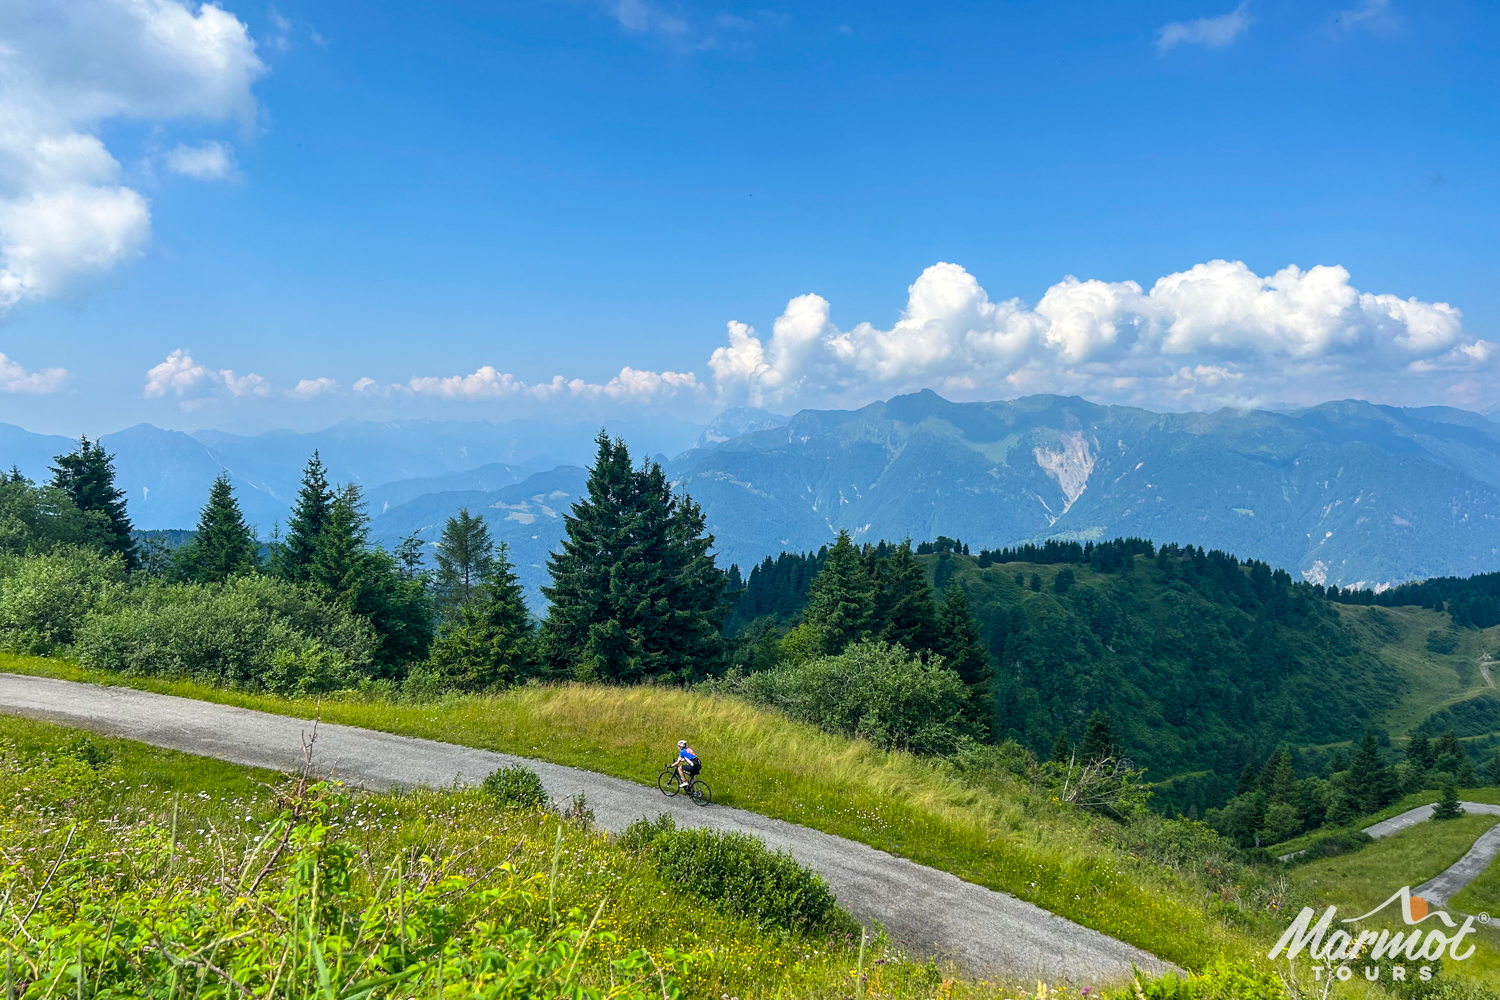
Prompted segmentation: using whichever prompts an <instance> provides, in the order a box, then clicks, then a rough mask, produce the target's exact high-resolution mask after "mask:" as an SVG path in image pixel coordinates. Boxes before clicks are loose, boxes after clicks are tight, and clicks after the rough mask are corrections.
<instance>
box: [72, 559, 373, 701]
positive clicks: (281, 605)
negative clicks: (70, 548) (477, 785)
mask: <svg viewBox="0 0 1500 1000" xmlns="http://www.w3.org/2000/svg"><path fill="white" fill-rule="evenodd" d="M75 645H76V648H75V652H76V655H77V657H78V661H79V662H80V663H82V664H83V665H84V666H86V667H94V668H97V669H103V670H119V671H123V672H125V673H131V674H139V675H147V676H164V677H184V678H192V679H194V680H198V681H203V682H206V683H210V684H223V685H228V686H231V687H240V688H264V689H267V690H271V691H275V692H278V693H285V694H300V693H310V692H318V691H328V690H334V689H337V688H340V687H348V686H352V685H353V684H355V683H356V682H357V681H358V680H359V679H360V678H361V677H363V676H366V675H367V674H368V673H369V671H370V669H371V663H372V660H373V656H374V652H375V650H376V648H377V646H378V645H379V638H378V636H376V634H375V632H374V630H373V629H372V628H371V627H370V625H369V623H368V622H366V621H364V620H363V619H362V618H359V617H358V616H356V615H353V614H351V613H349V612H348V611H347V610H345V609H344V608H342V607H340V606H338V605H334V604H331V603H329V602H326V601H324V600H322V599H320V598H319V597H318V596H316V595H315V594H313V593H312V592H311V591H310V590H308V589H306V588H303V587H298V586H296V585H293V584H289V583H286V582H284V581H282V580H278V579H276V578H274V577H267V576H244V577H236V578H234V579H231V580H229V581H228V582H226V583H224V584H223V585H221V586H199V585H193V584H176V585H167V584H161V583H155V582H153V583H148V584H145V585H142V586H140V587H138V588H136V589H134V590H131V591H128V592H124V593H122V594H121V596H120V598H119V599H118V600H116V601H115V602H113V606H112V607H110V608H108V609H101V610H100V611H98V612H95V613H93V614H90V615H89V616H88V617H87V618H85V619H84V620H83V622H82V623H81V624H80V625H79V626H78V629H77V633H76V636H75Z"/></svg>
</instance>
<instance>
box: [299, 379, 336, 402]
mask: <svg viewBox="0 0 1500 1000" xmlns="http://www.w3.org/2000/svg"><path fill="white" fill-rule="evenodd" d="M338 391H339V384H338V383H337V382H335V381H334V380H333V379H331V378H327V377H326V376H324V377H319V378H305V379H302V380H301V381H299V382H298V383H297V384H296V385H295V386H293V387H292V388H290V389H288V390H287V395H288V396H291V397H293V398H295V399H317V398H318V397H319V396H324V395H327V394H328V393H332V392H338Z"/></svg>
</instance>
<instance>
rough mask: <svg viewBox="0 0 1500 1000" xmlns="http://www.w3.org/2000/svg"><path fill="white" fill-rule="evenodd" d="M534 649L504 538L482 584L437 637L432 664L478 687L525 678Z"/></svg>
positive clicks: (465, 686)
mask: <svg viewBox="0 0 1500 1000" xmlns="http://www.w3.org/2000/svg"><path fill="white" fill-rule="evenodd" d="M535 652H536V650H535V628H534V626H533V625H532V621H531V613H530V612H529V611H527V610H526V600H525V597H524V596H523V594H522V592H521V584H520V581H519V580H517V579H516V572H515V568H514V567H513V566H512V565H511V562H510V555H509V550H508V548H507V547H506V545H505V543H504V542H502V543H501V544H500V549H499V551H498V552H497V553H495V554H494V555H493V556H492V558H491V565H490V568H489V572H488V573H487V575H486V578H485V580H484V582H483V584H480V585H477V586H476V587H475V591H474V594H473V596H472V597H471V598H470V599H469V600H467V601H465V602H464V603H463V604H462V605H460V606H459V608H458V612H457V620H456V621H454V622H453V623H452V624H451V625H450V626H449V627H448V628H447V629H445V630H444V631H443V633H442V634H441V635H439V636H438V638H437V640H436V641H434V642H433V644H432V655H431V660H432V664H433V666H434V667H436V668H437V669H438V670H439V671H440V672H441V673H442V674H443V675H444V676H446V677H447V678H448V679H449V680H450V681H451V682H452V683H453V684H454V685H455V686H457V687H459V688H461V689H463V690H466V691H475V690H483V689H485V688H493V687H497V686H500V685H504V684H512V683H514V682H515V681H517V680H519V679H521V678H522V677H524V676H525V675H526V674H527V673H529V672H530V669H531V666H532V662H533V658H534V656H535Z"/></svg>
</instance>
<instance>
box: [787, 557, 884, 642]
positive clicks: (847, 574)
mask: <svg viewBox="0 0 1500 1000" xmlns="http://www.w3.org/2000/svg"><path fill="white" fill-rule="evenodd" d="M874 617H875V584H874V582H873V581H872V580H871V579H870V575H869V574H868V573H867V572H865V568H864V565H863V563H862V562H861V560H860V556H859V550H858V549H856V548H855V547H854V543H853V541H851V540H850V538H849V533H848V532H847V531H840V532H839V535H838V538H837V539H835V541H834V543H833V548H831V549H829V550H828V558H827V559H826V560H825V561H824V563H823V568H822V569H821V570H819V571H818V575H817V576H815V577H813V582H812V586H811V587H810V588H809V590H808V599H807V607H806V608H805V609H804V610H803V612H802V624H803V625H804V626H807V627H808V628H809V629H810V630H812V631H813V632H814V633H815V634H816V636H817V637H818V642H819V645H820V646H821V648H822V651H823V652H824V653H828V654H830V655H836V654H838V653H842V652H843V651H844V647H845V646H848V645H849V644H850V643H852V642H858V641H859V640H861V639H865V638H868V637H869V635H870V631H871V626H872V625H873V624H874Z"/></svg>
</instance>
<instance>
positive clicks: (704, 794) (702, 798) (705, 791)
mask: <svg viewBox="0 0 1500 1000" xmlns="http://www.w3.org/2000/svg"><path fill="white" fill-rule="evenodd" d="M688 794H689V795H691V796H692V797H693V804H694V805H698V806H706V805H708V804H709V803H710V802H712V801H713V800H714V796H713V792H712V791H711V790H710V789H709V787H708V786H707V785H705V784H704V783H703V782H701V781H695V782H693V783H692V784H691V785H689V786H688Z"/></svg>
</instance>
